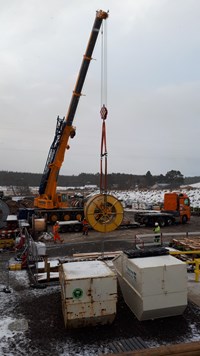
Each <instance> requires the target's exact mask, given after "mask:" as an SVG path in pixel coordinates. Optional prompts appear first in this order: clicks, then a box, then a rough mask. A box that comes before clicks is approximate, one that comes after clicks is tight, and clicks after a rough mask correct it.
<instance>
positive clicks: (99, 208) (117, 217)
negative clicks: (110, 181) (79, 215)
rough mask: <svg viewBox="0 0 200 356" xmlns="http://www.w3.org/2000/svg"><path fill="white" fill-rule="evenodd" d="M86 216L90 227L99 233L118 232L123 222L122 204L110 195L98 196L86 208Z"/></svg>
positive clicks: (88, 202)
mask: <svg viewBox="0 0 200 356" xmlns="http://www.w3.org/2000/svg"><path fill="white" fill-rule="evenodd" d="M84 214H85V217H86V219H87V221H88V223H89V225H90V226H91V227H92V228H93V229H94V230H96V231H99V232H110V231H114V230H116V229H117V228H118V227H119V226H120V225H121V223H122V220H123V215H124V214H123V206H122V204H121V202H120V201H119V200H118V199H117V198H115V197H114V196H112V195H109V194H97V195H95V196H93V197H91V198H90V199H89V200H88V201H87V202H86V203H85V206H84Z"/></svg>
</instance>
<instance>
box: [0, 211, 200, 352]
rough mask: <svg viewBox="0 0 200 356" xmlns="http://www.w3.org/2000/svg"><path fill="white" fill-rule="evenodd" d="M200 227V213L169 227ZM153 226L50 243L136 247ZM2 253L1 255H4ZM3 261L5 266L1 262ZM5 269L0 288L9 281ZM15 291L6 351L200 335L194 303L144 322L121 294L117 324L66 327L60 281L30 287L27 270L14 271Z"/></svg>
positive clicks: (71, 248)
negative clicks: (137, 240) (136, 239)
mask: <svg viewBox="0 0 200 356" xmlns="http://www.w3.org/2000/svg"><path fill="white" fill-rule="evenodd" d="M178 231H180V232H187V231H200V218H199V217H193V218H192V220H191V223H189V224H187V225H184V226H175V227H166V228H164V229H163V232H178ZM149 232H152V231H151V229H147V228H140V229H131V230H119V231H115V232H113V233H109V236H103V235H102V234H100V233H95V232H93V231H91V232H90V233H89V236H88V237H83V236H82V235H81V234H80V233H78V234H63V238H64V240H65V241H64V244H62V245H56V246H55V245H53V244H52V243H48V244H47V245H48V247H47V253H48V255H49V256H51V257H53V256H54V257H59V256H60V257H63V256H67V255H71V254H72V253H75V252H89V251H90V252H91V251H93V252H94V251H95V252H96V251H102V250H105V251H111V250H119V249H127V248H131V247H132V244H133V240H134V236H135V234H138V233H149ZM0 258H1V257H0ZM1 266H2V265H1ZM0 273H1V277H2V278H1V282H0V283H1V285H0V288H1V289H3V286H5V284H6V283H7V274H6V273H5V272H3V270H1V271H0ZM9 287H10V290H11V293H4V292H1V293H0V301H1V303H0V313H1V321H0V354H1V355H9V356H12V355H13V356H18V355H27V354H29V355H41V356H42V355H49V356H51V355H52V356H57V355H66V356H68V355H76V356H78V355H88V356H90V355H91V356H92V355H99V354H100V353H106V352H108V351H109V343H110V342H112V341H115V340H120V339H123V338H131V337H136V336H140V337H141V338H142V339H143V340H144V341H145V342H146V343H147V345H148V346H149V347H153V346H158V345H165V344H172V343H181V342H189V341H197V340H199V333H200V308H199V307H198V306H196V305H195V304H194V303H192V302H189V303H188V306H187V308H186V310H185V312H184V314H183V315H182V316H177V317H170V318H163V319H157V320H154V321H153V320H152V321H144V322H139V321H138V320H137V319H136V318H135V316H134V315H133V313H132V312H131V311H130V310H129V309H128V307H127V306H126V304H125V303H124V301H123V298H122V296H121V295H120V293H119V300H118V304H117V316H116V318H115V320H114V322H113V324H112V325H107V326H98V327H93V328H84V329H77V330H71V331H69V330H66V329H65V328H64V322H63V315H62V310H61V294H60V286H59V285H51V286H48V287H47V288H45V289H35V288H34V289H33V288H31V287H30V282H29V278H28V274H27V271H15V272H14V271H11V272H10V273H9Z"/></svg>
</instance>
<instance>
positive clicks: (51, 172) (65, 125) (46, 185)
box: [35, 10, 108, 209]
mask: <svg viewBox="0 0 200 356" xmlns="http://www.w3.org/2000/svg"><path fill="white" fill-rule="evenodd" d="M107 17H108V13H107V12H104V11H102V10H99V11H97V12H96V17H95V21H94V25H93V28H92V31H91V35H90V38H89V41H88V45H87V48H86V52H85V54H84V56H83V60H82V64H81V68H80V71H79V75H78V78H77V81H76V85H75V88H74V91H73V94H72V98H71V102H70V105H69V109H68V112H67V115H66V118H65V120H63V122H62V126H61V130H60V131H61V132H60V134H59V138H57V145H56V148H55V147H54V152H53V154H49V155H48V158H49V159H48V158H47V162H46V166H45V169H44V173H43V176H42V180H41V185H40V189H39V196H38V197H37V198H36V199H35V206H36V207H39V208H46V209H51V208H57V207H59V206H60V205H59V201H58V197H57V194H56V188H57V180H58V175H59V171H60V168H61V166H62V163H63V160H64V155H65V150H66V149H68V148H69V145H68V143H69V138H73V137H74V136H75V128H74V127H73V126H72V123H73V120H74V116H75V113H76V109H77V106H78V103H79V99H80V96H81V91H82V88H83V84H84V81H85V78H86V74H87V71H88V68H89V64H90V61H91V59H92V53H93V50H94V47H95V44H96V40H97V37H98V34H99V30H100V28H101V24H102V21H103V20H106V19H107ZM55 139H56V137H55V138H54V142H55ZM51 148H52V147H51Z"/></svg>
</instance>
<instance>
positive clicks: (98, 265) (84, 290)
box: [59, 261, 117, 328]
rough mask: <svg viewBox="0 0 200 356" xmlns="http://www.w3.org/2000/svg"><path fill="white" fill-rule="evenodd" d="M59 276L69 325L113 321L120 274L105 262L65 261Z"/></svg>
mask: <svg viewBox="0 0 200 356" xmlns="http://www.w3.org/2000/svg"><path fill="white" fill-rule="evenodd" d="M59 278H60V284H61V295H62V309H63V316H64V322H65V327H67V328H77V327H83V326H87V325H97V324H107V323H112V322H113V320H114V318H115V315H116V302H117V277H116V275H115V273H114V272H113V271H112V270H111V269H110V268H109V267H108V266H107V265H106V263H105V262H103V261H82V262H70V263H64V264H62V265H61V267H60V271H59Z"/></svg>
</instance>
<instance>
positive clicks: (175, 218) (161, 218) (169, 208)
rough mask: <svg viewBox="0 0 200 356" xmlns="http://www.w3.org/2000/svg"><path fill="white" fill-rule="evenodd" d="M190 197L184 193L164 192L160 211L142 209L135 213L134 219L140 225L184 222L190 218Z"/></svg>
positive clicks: (163, 224) (164, 224)
mask: <svg viewBox="0 0 200 356" xmlns="http://www.w3.org/2000/svg"><path fill="white" fill-rule="evenodd" d="M190 216H191V211H190V199H189V198H188V196H187V194H185V193H177V192H172V193H165V195H164V204H163V208H162V209H161V210H160V211H152V210H151V211H143V212H141V211H140V212H137V213H136V214H135V221H136V222H138V223H139V224H141V225H146V226H154V224H155V222H158V223H159V225H160V226H161V227H164V226H166V225H172V224H174V223H176V222H179V223H182V224H186V223H187V221H189V220H190Z"/></svg>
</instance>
